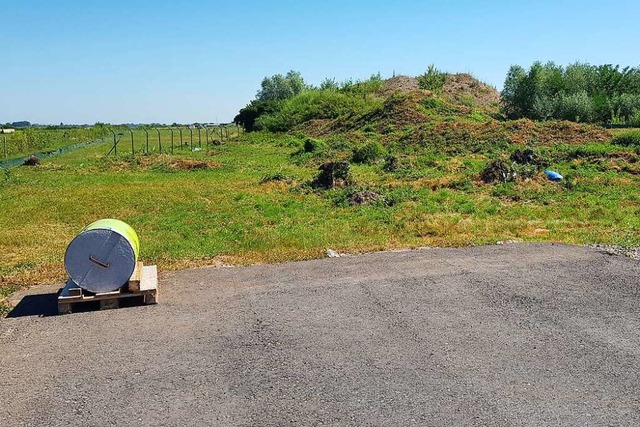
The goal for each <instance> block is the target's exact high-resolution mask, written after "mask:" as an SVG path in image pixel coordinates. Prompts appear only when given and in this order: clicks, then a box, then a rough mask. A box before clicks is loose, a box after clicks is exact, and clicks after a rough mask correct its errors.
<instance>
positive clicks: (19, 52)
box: [0, 0, 640, 123]
mask: <svg viewBox="0 0 640 427" xmlns="http://www.w3.org/2000/svg"><path fill="white" fill-rule="evenodd" d="M638 17H640V2H638V1H637V0H635V1H631V0H620V1H617V2H615V3H614V2H604V1H602V0H600V1H597V2H596V1H591V0H586V1H564V0H553V1H548V0H540V1H518V0H515V1H503V0H499V1H498V0H497V1H492V0H485V1H479V0H446V1H445V0H440V1H402V0H399V1H390V0H385V1H379V0H368V1H360V0H358V1H349V0H341V1H336V0H324V1H317V2H305V1H300V0H288V1H278V0H272V1H224V2H222V1H188V0H186V1H181V2H178V1H159V0H155V1H151V0H128V1H120V0H113V1H99V2H98V1H69V0H57V1H35V0H0V52H1V55H0V81H1V82H2V88H1V90H0V122H6V121H17V120H29V121H31V122H36V123H60V122H64V123H94V122H96V121H103V122H112V123H122V122H167V123H171V122H174V121H175V122H184V123H188V122H196V121H198V122H205V121H207V122H209V121H230V120H232V119H233V117H234V115H235V114H236V112H237V111H238V109H239V108H240V107H242V106H244V105H245V104H246V103H247V102H248V101H249V100H251V99H253V97H254V96H255V93H256V91H257V89H258V88H259V85H260V81H261V80H262V78H263V77H265V76H267V75H273V74H275V73H286V72H287V71H288V70H291V69H293V70H297V71H300V72H301V73H302V74H303V76H304V77H305V79H306V80H307V82H310V83H314V84H317V83H319V82H320V81H321V80H322V79H323V78H324V77H335V78H336V79H338V80H344V79H347V78H350V77H352V78H354V79H358V78H366V77H368V76H370V75H371V74H373V73H376V72H378V71H379V72H381V73H382V75H383V76H391V75H392V73H393V72H394V71H395V72H396V73H398V74H409V75H416V74H419V73H421V72H422V71H424V70H425V69H426V67H427V66H428V65H429V64H431V63H434V64H435V65H436V66H437V67H438V68H440V69H443V70H445V71H451V72H471V73H472V74H474V75H475V76H476V77H478V78H480V79H481V80H483V81H485V82H487V83H490V84H492V85H494V86H496V87H498V88H501V86H502V82H503V80H504V76H505V74H506V71H507V70H508V68H509V66H510V65H511V64H516V63H517V64H521V65H524V66H528V65H530V64H531V63H532V62H533V61H535V60H542V61H547V60H553V61H555V62H557V63H560V64H568V63H571V62H575V61H586V62H590V63H593V64H602V63H613V64H622V65H633V66H637V65H640V57H639V56H638V54H637V53H638V51H639V50H638V49H639V48H638V46H640V32H639V31H638V25H639V23H638Z"/></svg>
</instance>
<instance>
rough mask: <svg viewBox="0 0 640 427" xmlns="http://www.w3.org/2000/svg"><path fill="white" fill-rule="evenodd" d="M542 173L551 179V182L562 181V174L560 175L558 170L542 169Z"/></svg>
mask: <svg viewBox="0 0 640 427" xmlns="http://www.w3.org/2000/svg"><path fill="white" fill-rule="evenodd" d="M544 173H546V174H547V178H549V179H550V180H551V181H553V182H560V181H562V175H560V174H559V173H558V172H554V171H544Z"/></svg>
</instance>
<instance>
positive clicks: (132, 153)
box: [127, 128, 136, 157]
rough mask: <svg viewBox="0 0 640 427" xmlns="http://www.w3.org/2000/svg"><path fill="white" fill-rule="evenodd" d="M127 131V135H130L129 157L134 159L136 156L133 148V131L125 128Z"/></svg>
mask: <svg viewBox="0 0 640 427" xmlns="http://www.w3.org/2000/svg"><path fill="white" fill-rule="evenodd" d="M127 130H128V131H129V133H130V134H131V157H135V155H136V149H135V147H134V146H133V131H132V130H131V128H127Z"/></svg>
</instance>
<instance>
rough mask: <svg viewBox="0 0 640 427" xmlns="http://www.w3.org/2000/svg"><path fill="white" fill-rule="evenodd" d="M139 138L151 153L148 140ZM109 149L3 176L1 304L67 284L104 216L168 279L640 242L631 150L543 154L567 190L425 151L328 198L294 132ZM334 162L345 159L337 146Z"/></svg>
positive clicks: (376, 169)
mask: <svg viewBox="0 0 640 427" xmlns="http://www.w3.org/2000/svg"><path fill="white" fill-rule="evenodd" d="M135 137H136V138H135V141H136V145H138V144H143V142H144V133H142V132H140V131H137V132H136V133H135ZM123 141H124V140H123ZM125 145H126V144H125ZM109 147H110V144H109V143H104V144H96V145H93V146H89V147H87V148H83V149H79V150H76V151H73V152H70V153H67V154H63V155H60V156H56V157H51V158H48V159H46V160H44V161H43V163H42V164H41V165H40V166H37V167H18V168H13V169H9V170H4V171H0V172H2V176H0V202H1V203H2V206H3V209H2V210H1V211H0V224H2V227H0V292H1V295H4V296H6V295H8V294H9V293H11V292H13V291H15V290H16V289H19V288H21V287H24V286H27V285H36V284H47V283H62V282H63V280H64V278H65V273H64V267H63V264H62V258H63V256H64V251H65V248H66V245H67V244H68V243H69V241H70V240H71V239H72V238H73V237H74V236H75V235H76V234H77V233H78V232H79V231H80V230H81V229H82V228H83V227H84V226H85V225H87V224H89V223H90V222H92V221H94V220H96V219H100V218H118V219H121V220H123V221H125V222H128V223H129V224H131V225H132V226H133V227H134V228H135V229H136V230H137V232H138V234H139V236H140V239H141V242H142V248H141V257H142V259H143V260H144V261H145V262H146V263H157V264H158V265H159V267H160V269H161V270H163V271H165V270H167V269H176V268H181V267H189V266H198V265H211V264H220V263H229V264H250V263H262V262H280V261H286V260H299V259H309V258H317V257H322V256H323V255H324V253H325V251H326V249H327V248H332V249H335V250H337V251H342V252H362V251H376V250H381V249H391V248H401V247H403V248H404V247H417V246H459V245H481V244H492V243H495V242H496V241H504V240H519V241H553V242H567V243H610V244H617V245H622V246H640V233H639V232H638V230H640V215H639V214H640V185H639V184H640V178H639V175H640V162H638V159H639V158H640V154H639V153H638V152H637V150H636V149H635V148H634V147H621V146H618V145H613V144H610V143H594V144H586V145H580V146H575V145H557V146H553V147H540V148H539V152H540V153H541V154H542V155H544V156H545V157H546V158H548V159H550V160H551V164H550V165H549V167H550V168H552V169H554V170H557V171H560V172H561V173H563V175H565V178H566V179H565V180H564V182H563V183H559V184H558V183H553V182H551V181H548V180H547V179H546V178H544V176H543V175H542V174H537V175H535V176H533V177H532V178H531V179H526V180H523V181H519V182H507V183H497V184H485V183H483V182H482V181H481V180H480V179H479V178H478V176H479V173H480V172H481V170H482V168H483V167H484V165H485V164H486V163H487V162H488V161H489V160H491V159H492V158H493V157H495V156H498V155H499V153H496V151H495V150H488V151H486V152H480V153H477V152H476V153H471V152H469V153H465V154H457V155H452V154H446V153H444V152H441V151H438V150H431V151H429V150H426V151H422V152H419V153H416V154H415V155H413V156H411V157H408V158H407V159H404V160H403V161H405V162H408V163H410V167H400V168H399V169H398V170H396V171H394V172H386V171H385V169H384V165H383V164H382V163H381V162H378V163H375V164H369V165H367V164H363V165H354V166H353V167H352V172H353V177H354V180H355V184H354V186H352V187H350V188H336V189H331V190H313V189H311V188H310V187H309V185H308V183H309V182H310V181H311V180H312V178H313V176H314V175H315V174H316V172H317V171H316V169H317V164H318V163H319V162H320V161H322V160H323V155H322V154H318V155H315V154H313V153H311V154H308V153H303V152H301V151H300V140H299V139H297V138H296V137H293V136H287V135H275V134H260V133H256V134H247V135H243V136H241V137H234V138H232V139H231V140H230V141H228V142H224V143H222V144H221V145H209V146H206V144H205V145H204V146H203V149H202V150H201V151H195V152H191V151H190V149H189V147H183V148H181V149H180V148H179V149H176V150H175V152H174V155H168V154H161V155H160V154H152V155H149V156H145V155H138V156H136V157H135V159H132V157H131V155H130V153H129V155H127V154H126V152H124V153H123V152H120V154H119V157H118V158H117V159H116V158H113V157H109V158H106V157H105V153H106V152H107V151H108V150H109ZM509 149H510V148H506V150H509ZM327 155H330V156H334V157H336V156H337V157H340V156H344V154H341V153H340V151H339V146H337V148H336V149H335V151H332V152H331V153H330V154H327ZM269 177H271V178H272V179H268V178H269ZM265 178H267V179H265ZM363 189H369V190H372V191H375V192H376V193H378V194H380V195H382V196H383V197H384V200H383V199H380V200H379V201H378V202H376V203H373V204H369V205H361V206H353V205H351V204H350V203H349V198H350V196H351V195H353V193H354V192H357V191H360V190H363ZM0 298H2V296H0ZM4 310H6V307H5V308H4Z"/></svg>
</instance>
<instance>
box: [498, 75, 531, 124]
mask: <svg viewBox="0 0 640 427" xmlns="http://www.w3.org/2000/svg"><path fill="white" fill-rule="evenodd" d="M526 78H527V72H526V71H525V70H524V68H522V67H521V66H519V65H512V66H511V67H510V68H509V71H508V72H507V77H506V79H505V81H504V89H503V90H502V109H503V110H504V113H505V115H506V116H507V117H508V118H510V119H519V118H521V117H524V114H525V111H524V110H525V108H526V105H525V104H526V100H525V94H524V93H523V87H524V81H525V80H526Z"/></svg>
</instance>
